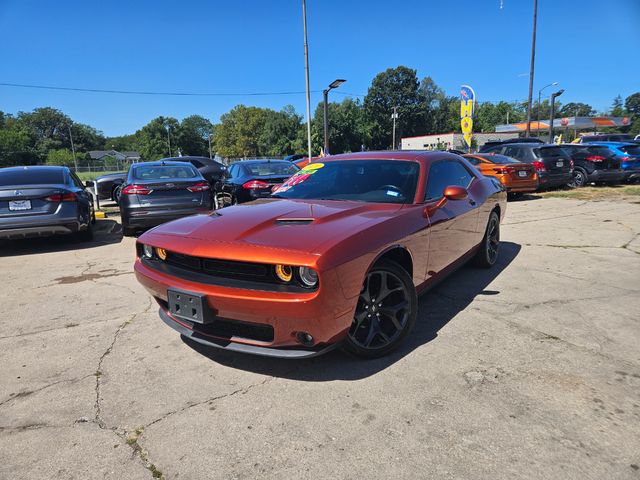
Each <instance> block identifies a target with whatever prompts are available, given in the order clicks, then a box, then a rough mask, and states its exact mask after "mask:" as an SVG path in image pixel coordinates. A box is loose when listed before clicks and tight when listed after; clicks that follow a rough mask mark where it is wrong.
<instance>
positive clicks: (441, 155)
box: [318, 150, 460, 163]
mask: <svg viewBox="0 0 640 480" xmlns="http://www.w3.org/2000/svg"><path fill="white" fill-rule="evenodd" d="M447 158H449V159H451V158H460V155H456V154H455V153H449V152H443V151H440V150H382V151H373V152H354V153H342V154H340V155H329V156H328V157H323V158H319V159H318V161H320V162H331V161H336V160H405V161H407V160H411V161H414V162H420V163H430V162H433V161H435V160H440V159H447Z"/></svg>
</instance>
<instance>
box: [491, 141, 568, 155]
mask: <svg viewBox="0 0 640 480" xmlns="http://www.w3.org/2000/svg"><path fill="white" fill-rule="evenodd" d="M496 146H498V145H496ZM500 146H505V147H507V146H508V147H528V148H546V147H557V146H558V145H556V144H555V143H537V142H522V143H508V144H506V145H505V144H504V143H502V144H500ZM483 153H484V152H483Z"/></svg>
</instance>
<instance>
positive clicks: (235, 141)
mask: <svg viewBox="0 0 640 480" xmlns="http://www.w3.org/2000/svg"><path fill="white" fill-rule="evenodd" d="M266 115H267V114H266V110H265V109H262V108H258V107H247V106H245V105H236V106H235V107H234V108H232V109H231V110H230V111H229V112H227V113H225V114H223V115H222V116H221V117H220V123H219V124H217V125H216V126H215V127H214V136H213V138H214V143H215V147H216V152H217V153H218V154H219V155H221V156H223V157H231V158H241V157H245V158H246V157H257V156H259V155H260V141H259V138H260V134H261V133H262V130H263V128H264V125H265V122H266Z"/></svg>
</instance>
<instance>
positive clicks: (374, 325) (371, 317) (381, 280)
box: [344, 260, 418, 358]
mask: <svg viewBox="0 0 640 480" xmlns="http://www.w3.org/2000/svg"><path fill="white" fill-rule="evenodd" d="M417 310H418V297H417V294H416V289H415V287H414V285H413V281H412V279H411V276H410V275H409V274H408V273H407V271H406V270H404V269H403V268H402V267H401V266H400V265H398V264H397V263H395V262H391V261H387V260H382V261H379V262H378V263H376V264H375V265H374V266H373V267H372V268H371V269H370V270H369V272H367V276H366V277H365V280H364V284H363V285H362V290H361V292H360V296H359V297H358V304H357V305H356V312H355V315H354V317H353V323H352V324H351V328H350V330H349V333H348V335H347V338H346V341H345V344H344V348H345V350H347V351H349V352H351V353H353V354H355V355H357V356H359V357H365V358H378V357H382V356H384V355H387V354H388V353H390V352H391V351H392V350H395V349H396V348H397V347H398V346H399V345H400V344H401V343H402V341H403V340H404V339H405V338H406V337H407V335H409V333H410V332H411V329H412V328H413V326H414V325H415V323H416V316H417Z"/></svg>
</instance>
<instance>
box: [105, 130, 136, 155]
mask: <svg viewBox="0 0 640 480" xmlns="http://www.w3.org/2000/svg"><path fill="white" fill-rule="evenodd" d="M100 149H104V150H116V151H118V152H133V151H136V152H137V151H139V150H140V145H139V144H138V138H137V137H136V135H135V134H131V135H122V136H119V137H108V138H105V139H104V142H103V144H102V147H100Z"/></svg>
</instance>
